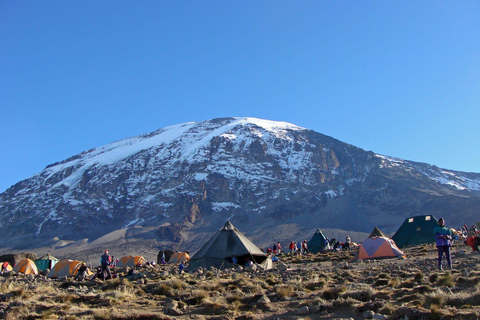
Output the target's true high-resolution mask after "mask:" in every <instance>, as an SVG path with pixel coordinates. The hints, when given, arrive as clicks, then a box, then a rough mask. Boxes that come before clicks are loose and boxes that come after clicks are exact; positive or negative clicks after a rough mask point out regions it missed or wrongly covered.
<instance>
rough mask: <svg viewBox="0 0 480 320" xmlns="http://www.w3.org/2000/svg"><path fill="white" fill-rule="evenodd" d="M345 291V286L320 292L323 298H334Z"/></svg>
mask: <svg viewBox="0 0 480 320" xmlns="http://www.w3.org/2000/svg"><path fill="white" fill-rule="evenodd" d="M346 291H347V288H346V287H345V286H341V287H335V288H329V289H326V290H324V291H323V292H322V297H323V299H325V300H336V299H338V298H339V297H340V296H341V295H342V294H343V293H345V292H346Z"/></svg>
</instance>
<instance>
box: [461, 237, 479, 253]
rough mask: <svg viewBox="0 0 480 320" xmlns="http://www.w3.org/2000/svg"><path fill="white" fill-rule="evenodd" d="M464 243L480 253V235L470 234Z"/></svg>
mask: <svg viewBox="0 0 480 320" xmlns="http://www.w3.org/2000/svg"><path fill="white" fill-rule="evenodd" d="M464 243H465V244H466V245H467V246H469V247H471V248H472V250H473V251H477V252H478V253H480V237H479V236H470V237H468V238H467V240H466V241H464Z"/></svg>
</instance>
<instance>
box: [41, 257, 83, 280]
mask: <svg viewBox="0 0 480 320" xmlns="http://www.w3.org/2000/svg"><path fill="white" fill-rule="evenodd" d="M82 263H83V262H82V261H78V260H69V259H64V260H60V261H58V262H57V263H56V264H55V266H53V268H52V270H50V272H49V273H48V275H47V277H48V278H58V277H74V276H76V275H77V272H78V268H80V266H81V265H82ZM90 274H91V273H90Z"/></svg>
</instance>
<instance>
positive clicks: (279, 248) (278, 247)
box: [277, 241, 282, 254]
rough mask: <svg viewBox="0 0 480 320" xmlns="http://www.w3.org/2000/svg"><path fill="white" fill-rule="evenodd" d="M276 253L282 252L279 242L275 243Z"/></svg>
mask: <svg viewBox="0 0 480 320" xmlns="http://www.w3.org/2000/svg"><path fill="white" fill-rule="evenodd" d="M277 252H278V254H280V253H281V252H282V246H281V245H280V241H278V242H277Z"/></svg>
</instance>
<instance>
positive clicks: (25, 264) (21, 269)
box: [13, 259, 38, 274]
mask: <svg viewBox="0 0 480 320" xmlns="http://www.w3.org/2000/svg"><path fill="white" fill-rule="evenodd" d="M13 270H14V271H15V272H17V273H24V274H38V269H37V266H36V265H35V262H33V261H32V260H30V259H23V260H22V261H20V262H19V263H18V264H17V265H16V266H15V267H13Z"/></svg>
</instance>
